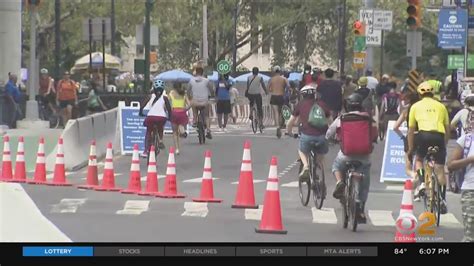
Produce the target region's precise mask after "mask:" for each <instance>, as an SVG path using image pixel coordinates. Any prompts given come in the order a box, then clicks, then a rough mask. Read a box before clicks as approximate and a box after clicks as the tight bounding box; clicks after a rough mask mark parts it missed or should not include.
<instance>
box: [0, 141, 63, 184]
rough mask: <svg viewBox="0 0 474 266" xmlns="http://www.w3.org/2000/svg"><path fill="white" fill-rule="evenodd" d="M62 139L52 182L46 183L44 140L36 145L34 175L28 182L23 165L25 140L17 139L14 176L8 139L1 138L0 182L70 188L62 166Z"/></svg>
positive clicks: (59, 143)
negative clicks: (0, 168) (0, 164)
mask: <svg viewBox="0 0 474 266" xmlns="http://www.w3.org/2000/svg"><path fill="white" fill-rule="evenodd" d="M63 150H64V149H63V139H62V138H60V139H59V141H58V148H57V154H56V164H55V167H54V174H53V180H52V181H51V182H47V180H46V158H45V153H44V138H40V141H39V145H38V153H37V157H36V167H35V174H34V177H33V179H32V180H29V179H28V178H27V175H26V164H25V140H24V138H23V137H19V138H18V149H17V154H16V162H15V174H13V164H12V161H11V152H10V137H9V136H4V137H3V160H2V174H1V176H0V181H3V182H18V183H28V184H46V185H52V186H71V184H70V183H68V182H67V181H66V172H65V166H64V152H63Z"/></svg>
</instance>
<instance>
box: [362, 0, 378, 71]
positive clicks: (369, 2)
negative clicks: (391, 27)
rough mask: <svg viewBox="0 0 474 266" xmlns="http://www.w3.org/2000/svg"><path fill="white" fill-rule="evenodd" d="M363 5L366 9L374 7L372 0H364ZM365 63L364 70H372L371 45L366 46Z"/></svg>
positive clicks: (372, 49) (372, 50) (372, 55)
mask: <svg viewBox="0 0 474 266" xmlns="http://www.w3.org/2000/svg"><path fill="white" fill-rule="evenodd" d="M364 6H365V8H366V9H373V8H374V7H375V1H374V0H364ZM366 62H367V63H366V64H365V70H368V69H370V70H373V68H374V48H373V47H371V46H367V49H366Z"/></svg>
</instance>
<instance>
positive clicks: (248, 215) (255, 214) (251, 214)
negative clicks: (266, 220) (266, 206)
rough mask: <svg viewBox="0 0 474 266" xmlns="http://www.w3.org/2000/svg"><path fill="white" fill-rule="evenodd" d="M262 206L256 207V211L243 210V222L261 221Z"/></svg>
mask: <svg viewBox="0 0 474 266" xmlns="http://www.w3.org/2000/svg"><path fill="white" fill-rule="evenodd" d="M262 212H263V205H258V209H245V220H255V221H260V220H262Z"/></svg>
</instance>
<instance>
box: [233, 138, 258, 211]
mask: <svg viewBox="0 0 474 266" xmlns="http://www.w3.org/2000/svg"><path fill="white" fill-rule="evenodd" d="M232 208H248V209H258V206H257V205H256V204H255V193H254V190H253V171H252V158H251V155H250V141H246V142H245V144H244V155H243V156H242V166H241V167H240V177H239V186H238V188H237V196H236V197H235V202H234V204H233V205H232Z"/></svg>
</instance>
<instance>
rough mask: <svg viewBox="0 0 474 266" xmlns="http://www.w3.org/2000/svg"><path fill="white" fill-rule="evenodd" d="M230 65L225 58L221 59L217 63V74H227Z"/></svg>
mask: <svg viewBox="0 0 474 266" xmlns="http://www.w3.org/2000/svg"><path fill="white" fill-rule="evenodd" d="M231 69H232V67H231V65H230V62H229V61H227V60H221V61H219V62H218V63H217V72H218V73H219V74H222V75H223V74H227V73H229V72H230V71H231Z"/></svg>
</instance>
